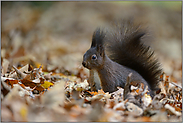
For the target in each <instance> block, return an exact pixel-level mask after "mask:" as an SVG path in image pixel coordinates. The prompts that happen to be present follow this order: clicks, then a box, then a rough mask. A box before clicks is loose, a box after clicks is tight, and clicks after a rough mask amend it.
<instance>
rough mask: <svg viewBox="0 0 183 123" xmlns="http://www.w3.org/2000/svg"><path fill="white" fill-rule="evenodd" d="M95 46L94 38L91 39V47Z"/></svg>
mask: <svg viewBox="0 0 183 123" xmlns="http://www.w3.org/2000/svg"><path fill="white" fill-rule="evenodd" d="M96 44H97V43H96V39H95V38H93V39H92V44H91V47H96Z"/></svg>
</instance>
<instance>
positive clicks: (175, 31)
mask: <svg viewBox="0 0 183 123" xmlns="http://www.w3.org/2000/svg"><path fill="white" fill-rule="evenodd" d="M128 17H134V18H135V19H136V20H138V21H139V22H144V23H145V25H147V26H148V27H149V29H150V31H151V32H152V35H153V37H154V40H153V41H152V42H151V44H150V45H151V46H152V47H153V48H154V50H155V54H157V57H158V58H159V60H160V62H161V64H162V67H163V70H164V71H165V73H166V74H167V75H169V76H171V79H172V81H178V82H181V75H182V65H181V63H182V58H181V56H182V55H181V45H182V44H181V43H182V39H181V37H182V36H181V35H182V30H181V29H182V25H181V24H182V23H181V22H182V21H181V19H182V2H181V1H173V2H172V1H168V2H158V1H156V2H145V1H144V2H139V1H137V2H135V1H133V2H126V1H119V2H1V60H3V59H7V60H9V61H10V62H11V63H12V64H14V65H23V64H27V63H30V64H31V63H34V62H38V63H41V64H43V65H44V66H47V69H48V71H51V70H57V71H56V72H63V71H68V72H69V74H72V75H77V73H78V68H81V67H82V65H81V62H82V57H83V54H84V53H85V52H86V50H87V49H89V47H90V43H91V38H92V34H93V31H94V30H95V28H96V27H97V26H105V25H107V24H109V23H111V22H112V21H113V20H115V19H119V18H128ZM84 70H85V71H86V72H87V70H86V69H84Z"/></svg>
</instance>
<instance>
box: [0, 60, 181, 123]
mask: <svg viewBox="0 0 183 123" xmlns="http://www.w3.org/2000/svg"><path fill="white" fill-rule="evenodd" d="M3 62H6V63H3V64H4V65H3V67H2V75H1V92H2V93H1V101H2V105H1V107H2V109H1V111H2V121H18V122H22V121H23V122H37V121H42V122H56V121H69V122H76V121H88V122H89V121H90V122H92V121H99V122H100V121H101V122H113V121H118V122H125V121H145V122H148V121H154V122H157V121H163V122H166V121H174V120H176V121H181V119H182V87H181V86H179V85H177V84H176V83H174V82H171V81H170V78H169V76H166V75H165V73H163V75H161V76H160V79H161V82H160V87H161V90H159V91H157V93H156V95H155V96H154V97H151V96H150V95H149V93H148V89H147V87H144V85H143V84H142V83H139V82H133V83H131V82H130V76H131V74H130V75H129V76H128V79H127V82H126V85H125V88H124V89H123V88H120V87H118V90H117V91H115V92H113V93H108V92H107V93H105V92H104V91H103V90H102V89H101V90H98V91H91V90H90V87H89V84H88V81H87V79H84V76H75V75H71V76H68V75H64V74H61V73H60V74H58V73H55V72H54V71H52V72H48V71H44V70H46V69H44V67H43V66H42V65H40V64H38V65H40V66H37V68H36V67H35V68H34V67H33V66H32V65H30V64H27V65H24V66H22V67H19V68H17V67H16V66H13V65H12V66H11V65H10V62H8V60H6V59H5V60H4V59H3ZM7 64H8V65H9V66H8V67H10V66H11V67H12V68H11V70H10V71H9V72H4V71H8V67H7ZM35 64H36V63H35ZM82 69H83V68H82ZM82 69H81V70H80V72H83V73H79V74H80V75H82V74H83V75H84V74H85V73H84V71H83V70H82ZM55 71H56V70H55ZM81 77H83V78H81ZM129 86H131V88H129ZM162 117H163V119H162Z"/></svg>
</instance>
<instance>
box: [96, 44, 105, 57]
mask: <svg viewBox="0 0 183 123" xmlns="http://www.w3.org/2000/svg"><path fill="white" fill-rule="evenodd" d="M97 52H98V53H99V54H100V56H101V57H104V55H105V52H104V47H103V46H102V45H101V44H99V45H97Z"/></svg>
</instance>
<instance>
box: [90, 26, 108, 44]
mask: <svg viewBox="0 0 183 123" xmlns="http://www.w3.org/2000/svg"><path fill="white" fill-rule="evenodd" d="M104 37H105V34H104V32H103V31H102V30H101V29H100V28H97V29H96V30H95V32H94V33H93V37H92V44H91V47H96V46H97V45H103V40H104Z"/></svg>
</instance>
